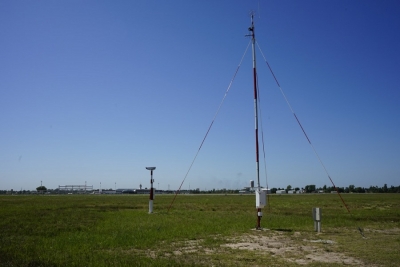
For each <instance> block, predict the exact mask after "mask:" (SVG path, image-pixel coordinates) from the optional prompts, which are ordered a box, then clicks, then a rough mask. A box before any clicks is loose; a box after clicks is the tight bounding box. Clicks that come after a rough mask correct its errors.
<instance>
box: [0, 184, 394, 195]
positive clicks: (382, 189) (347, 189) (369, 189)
mask: <svg viewBox="0 0 400 267" xmlns="http://www.w3.org/2000/svg"><path fill="white" fill-rule="evenodd" d="M336 189H337V191H339V193H400V186H393V185H392V186H390V187H388V186H387V184H384V185H383V186H382V187H379V186H372V185H371V186H370V187H359V186H357V187H356V186H355V185H349V186H348V187H337V188H336ZM336 189H335V188H334V187H333V186H326V185H324V186H323V187H319V188H317V187H316V186H315V185H306V186H305V187H302V188H300V187H295V188H292V186H291V185H288V186H287V187H286V188H276V187H274V188H271V193H272V194H275V193H276V191H278V190H285V191H286V192H288V191H289V190H294V191H301V192H302V193H331V192H332V191H334V192H335V191H336ZM109 190H110V191H111V190H112V189H111V188H110V189H109ZM94 191H96V190H94ZM239 191H240V190H238V189H235V190H234V189H225V188H223V189H211V190H200V189H199V188H196V189H192V190H181V193H183V194H185V193H189V194H238V193H239ZM240 192H241V191H240ZM10 193H11V194H32V193H39V194H40V193H41V194H44V193H47V194H58V193H59V190H58V189H47V188H46V187H45V186H39V187H37V188H36V190H34V191H30V190H20V191H15V190H12V189H11V190H0V194H10Z"/></svg>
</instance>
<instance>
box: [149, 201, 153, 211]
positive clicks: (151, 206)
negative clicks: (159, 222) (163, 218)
mask: <svg viewBox="0 0 400 267" xmlns="http://www.w3.org/2000/svg"><path fill="white" fill-rule="evenodd" d="M149 213H153V200H152V199H151V200H149Z"/></svg>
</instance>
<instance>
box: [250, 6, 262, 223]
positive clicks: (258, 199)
mask: <svg viewBox="0 0 400 267" xmlns="http://www.w3.org/2000/svg"><path fill="white" fill-rule="evenodd" d="M249 32H250V33H249V35H248V36H250V37H251V48H252V55H253V87H254V117H255V134H256V173H257V182H258V183H257V188H256V190H255V193H256V209H257V227H256V228H257V229H261V217H262V212H261V209H262V208H264V206H265V204H266V192H265V191H263V190H261V186H260V168H259V160H258V159H259V152H258V99H257V84H258V83H257V71H256V49H255V48H256V47H255V44H256V38H255V33H254V14H253V13H252V14H251V26H250V27H249Z"/></svg>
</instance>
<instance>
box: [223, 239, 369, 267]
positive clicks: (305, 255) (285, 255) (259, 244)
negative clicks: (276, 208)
mask: <svg viewBox="0 0 400 267" xmlns="http://www.w3.org/2000/svg"><path fill="white" fill-rule="evenodd" d="M299 235H300V234H299V233H295V234H294V236H299ZM313 243H322V244H324V245H325V247H317V246H315V245H313ZM334 243H335V242H334V241H331V240H322V239H319V240H306V239H303V240H302V241H300V242H299V241H296V240H294V239H292V238H289V237H287V236H284V235H282V234H279V233H269V234H268V236H267V235H246V236H241V237H237V238H234V239H231V240H230V243H228V244H225V245H223V246H224V247H229V248H232V249H239V250H252V251H255V252H257V253H260V254H266V255H272V256H275V257H281V258H282V259H284V260H286V261H289V262H295V263H297V264H302V265H307V264H309V263H312V262H314V263H315V262H321V263H338V264H345V265H355V266H364V265H365V264H363V262H362V261H361V260H358V259H355V258H353V257H350V256H347V255H345V254H343V253H337V252H333V251H332V248H330V246H332V245H333V244H334Z"/></svg>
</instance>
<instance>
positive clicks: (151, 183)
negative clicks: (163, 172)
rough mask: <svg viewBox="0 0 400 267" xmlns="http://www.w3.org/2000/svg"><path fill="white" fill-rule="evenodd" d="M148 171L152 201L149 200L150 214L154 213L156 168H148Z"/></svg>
mask: <svg viewBox="0 0 400 267" xmlns="http://www.w3.org/2000/svg"><path fill="white" fill-rule="evenodd" d="M146 169H147V170H149V171H150V185H151V186H150V200H149V213H153V199H154V192H153V182H154V179H153V171H154V170H155V169H156V167H146Z"/></svg>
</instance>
